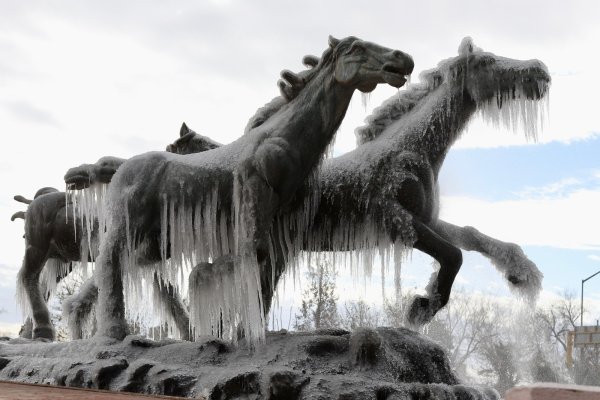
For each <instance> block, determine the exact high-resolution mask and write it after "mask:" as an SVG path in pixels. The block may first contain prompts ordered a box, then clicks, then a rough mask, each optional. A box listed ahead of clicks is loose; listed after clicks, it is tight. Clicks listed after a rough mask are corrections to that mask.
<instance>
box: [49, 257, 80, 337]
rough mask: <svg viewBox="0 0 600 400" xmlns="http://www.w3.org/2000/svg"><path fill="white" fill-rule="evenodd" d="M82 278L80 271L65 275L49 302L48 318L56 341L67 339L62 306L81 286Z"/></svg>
mask: <svg viewBox="0 0 600 400" xmlns="http://www.w3.org/2000/svg"><path fill="white" fill-rule="evenodd" d="M83 281H84V277H83V275H82V272H81V270H80V269H77V268H76V269H74V270H73V272H71V273H70V274H69V275H67V276H66V277H65V278H64V279H63V280H62V281H60V283H59V284H58V286H57V288H56V292H55V293H54V299H52V300H51V301H50V316H51V318H52V324H53V325H54V326H55V327H56V340H57V341H59V342H62V341H65V340H67V339H68V337H69V333H68V328H67V326H66V324H65V323H64V322H65V321H64V318H63V314H62V305H63V302H64V301H65V299H67V298H68V297H70V296H72V295H73V294H75V292H77V291H78V290H79V288H80V287H81V285H82V284H83Z"/></svg>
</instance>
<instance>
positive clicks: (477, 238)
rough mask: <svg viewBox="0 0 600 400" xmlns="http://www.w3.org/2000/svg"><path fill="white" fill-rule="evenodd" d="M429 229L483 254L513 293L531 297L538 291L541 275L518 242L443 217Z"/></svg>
mask: <svg viewBox="0 0 600 400" xmlns="http://www.w3.org/2000/svg"><path fill="white" fill-rule="evenodd" d="M433 229H434V230H435V232H436V233H437V234H438V235H440V236H442V237H443V238H444V239H446V240H448V241H449V242H451V243H454V244H455V245H456V246H458V247H460V248H462V249H464V250H470V251H477V252H478V253H481V254H482V255H483V256H485V257H487V258H488V259H489V260H490V261H491V263H492V264H493V265H494V266H495V267H496V268H497V269H498V270H499V271H500V272H501V273H502V274H503V275H504V277H505V278H506V279H507V280H508V281H509V282H510V284H511V288H512V289H514V290H516V291H517V292H519V293H521V294H524V295H525V296H526V297H535V296H536V295H537V294H538V293H539V291H540V290H541V287H542V278H543V274H542V272H541V271H540V270H539V269H538V268H537V266H536V265H535V263H534V262H533V261H531V260H530V259H529V258H527V256H526V255H525V253H524V252H523V249H522V248H521V247H520V246H519V245H517V244H515V243H507V242H503V241H501V240H498V239H496V238H493V237H491V236H488V235H485V234H483V233H481V232H479V231H478V230H477V229H475V228H473V227H472V226H465V227H461V226H456V225H453V224H451V223H449V222H446V221H443V220H437V221H436V222H435V224H434V225H433Z"/></svg>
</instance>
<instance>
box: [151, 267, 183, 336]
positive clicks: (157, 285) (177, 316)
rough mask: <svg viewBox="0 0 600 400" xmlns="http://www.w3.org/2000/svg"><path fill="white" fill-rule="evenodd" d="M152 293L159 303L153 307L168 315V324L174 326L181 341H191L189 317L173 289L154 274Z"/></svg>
mask: <svg viewBox="0 0 600 400" xmlns="http://www.w3.org/2000/svg"><path fill="white" fill-rule="evenodd" d="M154 293H155V299H156V300H158V303H159V304H155V307H156V308H158V309H160V310H163V313H166V314H167V315H168V319H169V322H170V323H173V324H174V325H175V327H176V328H177V330H178V331H179V336H180V338H181V339H182V340H191V335H190V315H189V313H188V310H187V307H186V306H185V304H183V301H181V297H180V296H179V293H178V291H177V290H175V287H173V285H172V284H170V283H168V282H166V281H165V280H164V279H162V278H160V277H159V276H158V274H156V273H155V274H154Z"/></svg>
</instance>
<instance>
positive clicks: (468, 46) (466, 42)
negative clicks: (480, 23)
mask: <svg viewBox="0 0 600 400" xmlns="http://www.w3.org/2000/svg"><path fill="white" fill-rule="evenodd" d="M474 49H475V45H474V44H473V39H471V37H470V36H467V37H465V38H463V40H462V41H461V42H460V45H459V46H458V54H459V55H461V56H466V55H468V54H471V53H473V50H474Z"/></svg>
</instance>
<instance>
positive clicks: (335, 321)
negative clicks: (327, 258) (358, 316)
mask: <svg viewBox="0 0 600 400" xmlns="http://www.w3.org/2000/svg"><path fill="white" fill-rule="evenodd" d="M336 276H337V272H336V270H335V268H334V267H333V266H332V265H331V264H330V263H328V262H321V263H319V264H317V267H316V268H314V267H312V266H309V267H308V272H307V273H306V278H307V281H308V287H307V288H306V289H305V290H304V292H303V294H302V306H301V307H300V313H299V314H296V321H295V323H294V328H295V329H296V330H299V331H308V330H312V329H320V328H333V327H336V326H338V325H339V322H340V319H339V314H338V310H337V300H338V297H337V295H336V294H335V288H336V286H335V278H336Z"/></svg>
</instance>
